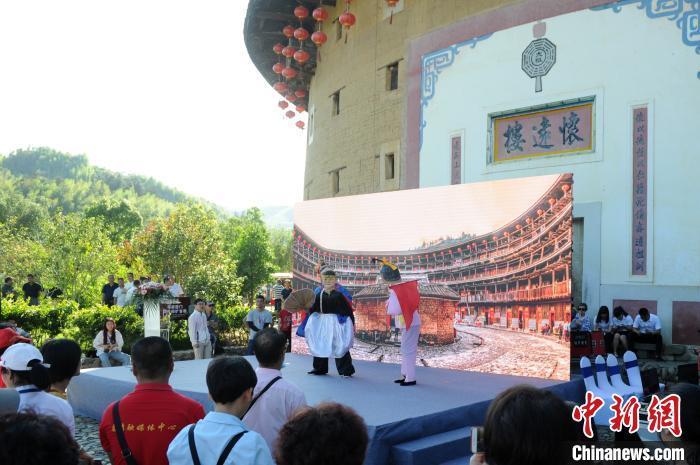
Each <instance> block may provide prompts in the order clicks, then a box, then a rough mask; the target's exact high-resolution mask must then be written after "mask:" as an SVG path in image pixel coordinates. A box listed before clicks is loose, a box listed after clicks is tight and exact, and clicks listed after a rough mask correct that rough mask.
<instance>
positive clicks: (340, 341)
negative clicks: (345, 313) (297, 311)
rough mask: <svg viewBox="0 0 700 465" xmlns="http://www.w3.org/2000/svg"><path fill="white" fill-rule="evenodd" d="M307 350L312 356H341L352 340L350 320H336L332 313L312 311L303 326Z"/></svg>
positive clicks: (350, 345) (349, 346) (346, 350)
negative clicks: (341, 321)
mask: <svg viewBox="0 0 700 465" xmlns="http://www.w3.org/2000/svg"><path fill="white" fill-rule="evenodd" d="M304 337H305V338H306V344H307V345H308V346H309V352H311V355H313V356H314V357H323V358H329V357H332V358H341V357H342V356H343V355H345V354H346V353H347V352H348V350H350V348H351V347H352V343H353V341H354V335H353V326H352V320H351V319H350V318H349V317H348V319H347V320H345V323H340V322H339V321H338V315H336V314H334V313H312V314H311V315H310V316H309V320H308V321H307V322H306V328H304Z"/></svg>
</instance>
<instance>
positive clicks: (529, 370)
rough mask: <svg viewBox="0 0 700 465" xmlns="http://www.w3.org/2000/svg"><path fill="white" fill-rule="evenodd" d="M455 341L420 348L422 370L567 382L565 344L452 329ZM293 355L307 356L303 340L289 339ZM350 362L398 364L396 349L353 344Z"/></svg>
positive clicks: (506, 333) (463, 327) (551, 339)
mask: <svg viewBox="0 0 700 465" xmlns="http://www.w3.org/2000/svg"><path fill="white" fill-rule="evenodd" d="M455 328H456V329H457V334H458V338H457V341H455V343H454V344H449V345H446V346H437V347H434V346H420V347H419V348H418V359H419V360H420V362H421V363H422V364H423V365H424V366H429V367H439V368H450V369H455V370H470V371H478V372H482V373H496V374H508V375H517V376H533V377H537V378H547V379H559V380H568V379H569V356H570V354H569V344H568V342H567V343H560V342H559V341H558V340H557V339H555V338H554V337H545V336H539V335H533V334H530V333H521V332H518V331H510V330H500V329H491V328H479V327H475V326H466V325H456V326H455ZM292 347H293V350H294V352H296V353H302V354H308V353H309V352H308V347H307V346H306V343H305V342H304V339H302V338H298V337H296V335H295V336H294V338H293V341H292ZM350 353H351V354H352V356H353V358H356V359H359V360H369V361H378V362H387V363H401V355H400V352H399V347H398V345H385V344H370V343H366V342H362V341H358V340H355V346H354V347H353V348H352V349H351V351H350Z"/></svg>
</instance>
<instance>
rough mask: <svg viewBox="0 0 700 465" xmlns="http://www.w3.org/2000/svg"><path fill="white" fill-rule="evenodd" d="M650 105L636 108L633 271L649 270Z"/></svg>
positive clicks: (633, 181)
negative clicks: (648, 181) (648, 161)
mask: <svg viewBox="0 0 700 465" xmlns="http://www.w3.org/2000/svg"><path fill="white" fill-rule="evenodd" d="M647 135H648V112H647V107H639V108H635V109H633V110H632V275H633V276H646V274H647V189H648V183H647V165H648V164H647V156H648V137H647Z"/></svg>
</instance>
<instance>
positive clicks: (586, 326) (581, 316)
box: [571, 302, 593, 333]
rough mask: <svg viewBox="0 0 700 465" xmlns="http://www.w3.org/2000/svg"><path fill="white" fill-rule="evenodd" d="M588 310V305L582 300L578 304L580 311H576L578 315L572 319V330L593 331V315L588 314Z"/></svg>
mask: <svg viewBox="0 0 700 465" xmlns="http://www.w3.org/2000/svg"><path fill="white" fill-rule="evenodd" d="M587 311H588V305H586V304H585V303H583V302H581V303H580V304H579V306H578V311H577V312H576V316H575V317H574V319H573V320H572V321H571V330H572V331H581V332H584V333H590V332H591V331H593V322H592V321H591V317H589V316H588V315H586V312H587Z"/></svg>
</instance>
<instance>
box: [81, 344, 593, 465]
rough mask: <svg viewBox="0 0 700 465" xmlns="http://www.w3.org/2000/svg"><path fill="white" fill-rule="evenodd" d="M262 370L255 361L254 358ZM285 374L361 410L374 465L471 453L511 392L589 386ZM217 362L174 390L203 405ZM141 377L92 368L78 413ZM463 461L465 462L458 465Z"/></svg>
mask: <svg viewBox="0 0 700 465" xmlns="http://www.w3.org/2000/svg"><path fill="white" fill-rule="evenodd" d="M247 358H248V360H250V362H251V363H252V364H253V366H257V362H256V361H255V358H254V357H247ZM286 360H287V363H288V365H287V366H285V368H283V369H282V374H283V376H284V377H285V379H287V380H288V381H290V382H292V383H294V384H296V385H297V386H299V388H301V389H302V391H304V393H305V394H306V400H307V402H308V403H309V404H310V405H315V404H318V403H320V402H324V401H335V402H340V403H342V404H345V405H348V406H350V407H352V408H353V409H355V410H356V411H357V412H358V413H359V414H360V415H361V416H362V417H363V418H364V419H365V422H366V423H367V427H368V431H369V435H370V439H371V443H370V446H369V451H368V454H367V460H366V461H365V463H366V464H367V465H370V464H371V465H379V464H416V465H417V464H421V465H430V464H442V463H452V462H451V460H455V459H459V460H461V459H462V458H466V457H468V455H469V441H468V438H469V436H470V433H469V427H471V426H477V425H480V424H482V422H483V418H484V414H485V412H486V408H487V407H488V403H489V401H490V400H491V399H493V398H494V397H495V395H496V394H498V393H499V392H501V391H503V390H504V389H507V388H508V387H510V386H513V385H516V384H521V383H527V384H531V385H534V386H537V387H541V388H548V389H551V390H552V391H555V392H556V393H557V394H558V395H559V396H560V397H562V398H564V399H567V400H573V401H576V402H580V401H582V399H583V396H584V387H583V381H582V380H576V381H570V382H561V381H549V380H543V379H536V378H524V377H517V376H504V375H494V374H486V373H475V372H462V371H455V370H446V369H440V368H424V367H418V368H417V379H418V383H419V384H418V385H417V386H412V387H401V386H399V385H397V384H394V383H393V382H392V380H394V379H395V378H396V377H397V375H398V373H399V368H398V366H397V365H392V364H387V363H376V362H364V361H355V362H354V364H355V368H356V370H357V373H356V374H355V376H353V377H352V378H341V377H339V376H338V375H337V374H335V371H334V370H335V366H334V364H333V362H332V361H331V363H330V367H331V368H330V369H331V373H330V374H329V375H327V376H311V375H308V374H306V372H307V371H308V370H310V369H311V358H310V357H308V356H304V355H295V354H288V355H287V358H286ZM208 363H209V360H191V361H185V362H177V363H175V371H174V373H173V376H172V377H171V380H170V381H171V385H172V386H173V387H174V388H175V389H176V390H177V391H178V392H180V393H181V394H183V395H186V396H188V397H190V398H192V399H195V400H197V401H198V402H200V403H202V405H204V407H205V408H206V409H207V410H211V409H212V407H213V405H212V404H211V401H209V399H208V395H207V387H206V383H205V381H204V376H205V372H206V367H207V364H208ZM134 384H135V379H134V377H133V375H132V374H131V371H130V369H129V368H128V367H114V368H96V369H91V370H84V371H83V372H81V374H80V376H78V377H76V378H73V381H72V382H71V384H70V387H69V389H68V400H69V401H70V403H71V405H72V406H73V409H74V411H75V413H76V415H84V416H88V417H91V418H95V419H100V418H101V417H102V412H103V411H104V409H105V408H106V407H107V405H109V403H111V402H113V401H115V400H117V399H119V398H121V397H122V396H124V395H125V394H127V393H129V392H131V391H132V390H133V387H134ZM455 463H458V462H455Z"/></svg>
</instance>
